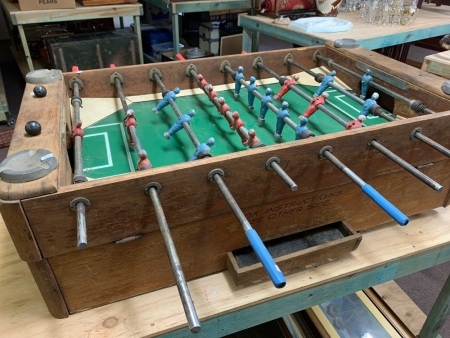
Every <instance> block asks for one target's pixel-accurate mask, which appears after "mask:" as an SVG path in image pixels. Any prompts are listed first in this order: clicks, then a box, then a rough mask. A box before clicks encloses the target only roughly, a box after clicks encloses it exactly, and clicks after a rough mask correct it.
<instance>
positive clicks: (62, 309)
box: [28, 259, 69, 318]
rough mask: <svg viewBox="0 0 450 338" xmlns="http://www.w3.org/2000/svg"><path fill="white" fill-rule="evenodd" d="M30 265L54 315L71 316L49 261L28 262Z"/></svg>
mask: <svg viewBox="0 0 450 338" xmlns="http://www.w3.org/2000/svg"><path fill="white" fill-rule="evenodd" d="M28 267H29V268H30V271H31V273H32V274H33V277H34V280H35V281H36V284H37V286H38V288H39V291H40V292H41V294H42V297H43V298H44V300H45V304H46V305H47V308H48V310H49V312H50V313H51V314H52V316H53V317H55V318H67V317H69V311H68V310H67V307H66V304H65V301H64V298H63V297H62V294H61V291H60V289H59V285H58V283H57V282H56V279H55V276H54V274H53V271H52V268H51V267H50V264H49V263H48V261H47V260H46V259H44V260H41V261H38V262H28Z"/></svg>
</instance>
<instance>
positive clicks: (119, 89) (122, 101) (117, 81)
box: [114, 77, 129, 112]
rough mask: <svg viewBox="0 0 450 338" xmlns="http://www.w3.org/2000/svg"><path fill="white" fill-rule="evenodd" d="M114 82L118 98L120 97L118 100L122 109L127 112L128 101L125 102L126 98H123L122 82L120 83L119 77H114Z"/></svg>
mask: <svg viewBox="0 0 450 338" xmlns="http://www.w3.org/2000/svg"><path fill="white" fill-rule="evenodd" d="M114 84H115V86H116V88H117V93H118V94H119V98H120V102H121V103H122V107H123V110H124V111H125V112H127V111H128V109H129V108H128V103H127V100H126V99H125V94H124V93H123V88H122V83H121V81H120V78H119V77H115V78H114Z"/></svg>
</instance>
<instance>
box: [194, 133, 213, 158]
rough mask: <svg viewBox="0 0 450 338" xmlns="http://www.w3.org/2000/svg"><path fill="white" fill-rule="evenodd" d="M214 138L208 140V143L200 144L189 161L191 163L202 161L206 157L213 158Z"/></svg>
mask: <svg viewBox="0 0 450 338" xmlns="http://www.w3.org/2000/svg"><path fill="white" fill-rule="evenodd" d="M214 142H215V141H214V138H213V137H210V138H209V139H208V141H206V143H200V144H199V145H198V146H197V149H195V152H194V154H193V155H192V156H191V158H190V159H189V161H195V160H199V159H202V158H204V157H206V156H208V157H210V156H211V147H212V146H213V145H214Z"/></svg>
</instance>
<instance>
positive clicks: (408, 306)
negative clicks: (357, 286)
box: [372, 281, 427, 336]
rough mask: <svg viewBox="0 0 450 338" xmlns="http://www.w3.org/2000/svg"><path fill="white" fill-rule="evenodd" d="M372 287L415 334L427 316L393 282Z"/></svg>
mask: <svg viewBox="0 0 450 338" xmlns="http://www.w3.org/2000/svg"><path fill="white" fill-rule="evenodd" d="M372 289H373V290H374V291H375V292H376V293H377V294H378V295H379V296H380V297H381V298H382V300H383V301H384V302H385V303H386V304H387V305H388V306H389V308H390V309H391V310H392V311H393V312H394V313H395V315H396V316H397V317H398V318H399V319H400V320H401V321H402V323H403V324H405V325H406V327H407V328H408V329H409V330H410V331H411V332H412V333H413V334H414V335H415V336H417V335H418V334H419V332H420V329H421V328H422V326H423V324H424V323H425V320H426V318H427V316H426V315H425V313H423V312H422V310H420V308H419V307H418V306H417V305H416V304H415V303H414V302H413V301H412V300H411V298H409V296H408V295H407V294H406V293H405V292H404V291H403V290H402V289H401V288H400V287H399V286H398V285H397V284H396V283H395V282H394V281H389V282H386V283H382V284H379V285H375V286H373V287H372Z"/></svg>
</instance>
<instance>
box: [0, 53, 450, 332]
mask: <svg viewBox="0 0 450 338" xmlns="http://www.w3.org/2000/svg"><path fill="white" fill-rule="evenodd" d="M368 74H370V78H369V79H368V78H367V77H364V75H368ZM319 84H320V86H319ZM442 84H443V79H442V78H439V77H437V76H435V75H432V74H428V73H425V72H423V71H420V70H417V69H414V68H412V67H409V66H406V65H404V64H402V63H399V62H398V61H395V60H392V59H388V58H386V57H384V56H382V55H379V54H377V53H375V52H372V51H368V50H365V49H362V48H355V49H344V48H335V47H334V46H333V45H331V44H327V45H325V46H318V47H308V48H300V49H289V50H279V51H270V52H261V53H250V54H242V55H233V56H226V57H225V56H224V57H214V58H208V59H197V60H186V61H176V62H168V63H155V64H146V65H139V66H129V67H119V68H114V67H111V68H109V69H99V70H89V71H76V70H74V72H71V73H64V74H63V73H61V72H59V71H55V70H40V71H35V72H32V73H30V74H28V76H27V85H26V88H25V93H24V97H23V101H22V105H21V109H20V114H19V116H18V119H17V123H16V127H15V131H14V134H13V136H12V140H11V146H10V149H9V154H8V157H7V158H6V159H5V160H4V161H3V162H2V164H1V166H0V178H1V181H0V193H1V205H0V211H1V214H2V216H3V218H4V220H5V223H6V225H7V228H8V230H9V232H10V234H11V237H12V240H13V242H14V244H15V246H16V249H17V251H18V253H19V255H20V257H21V259H22V260H24V261H25V262H27V264H28V266H29V268H30V270H31V272H32V274H33V276H34V278H35V281H36V283H37V284H38V286H39V289H40V291H41V293H42V296H43V298H44V300H45V302H46V304H47V306H48V308H49V311H50V312H51V314H52V315H53V316H54V317H56V318H65V317H68V316H69V315H71V314H75V313H78V312H81V311H85V310H88V309H91V308H95V307H99V306H102V305H105V304H109V303H112V302H116V301H119V300H122V299H126V298H129V297H133V296H136V295H140V294H143V293H147V292H151V291H154V290H157V289H161V288H165V287H168V286H171V285H175V284H176V285H177V286H178V290H179V293H180V297H181V299H182V303H183V306H184V308H185V312H186V317H187V321H188V323H189V326H190V329H191V331H192V332H198V331H199V330H200V323H199V321H198V318H197V316H196V313H195V307H194V305H193V303H194V302H193V300H192V299H191V297H190V295H189V289H188V288H187V283H186V280H188V281H189V280H193V279H196V278H199V277H202V276H207V275H211V274H214V273H216V272H220V271H223V270H226V269H229V270H230V272H231V274H232V275H233V279H234V281H233V282H234V283H236V284H240V285H244V286H245V285H248V284H252V283H258V282H265V281H266V280H271V282H272V283H273V284H274V287H276V288H282V287H283V286H284V285H285V284H286V283H289V273H290V272H292V271H296V269H300V268H304V267H305V265H306V264H307V263H308V262H309V263H310V262H314V261H321V260H326V259H332V258H334V257H336V256H337V255H339V254H342V253H346V252H349V251H351V250H355V249H356V250H357V246H358V243H359V241H360V240H361V235H360V234H359V231H361V230H364V229H368V228H370V227H374V226H377V225H380V224H382V223H385V222H387V221H389V220H392V219H394V220H395V221H396V222H397V223H399V226H407V224H408V222H409V216H411V215H415V214H417V213H420V212H423V211H426V210H430V209H434V208H437V207H440V206H447V205H448V203H449V187H450V175H449V169H450V161H449V159H448V157H449V155H450V151H449V150H448V147H449V140H450V137H449V136H450V129H449V128H448V126H449V124H450V110H449V109H450V97H449V95H447V94H445V93H444V92H443V91H442V88H441V86H442ZM366 91H367V92H366ZM86 121H88V122H86ZM119 163H122V164H123V165H119ZM305 242H308V243H306V244H305ZM299 243H300V244H299ZM194 301H195V300H194Z"/></svg>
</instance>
